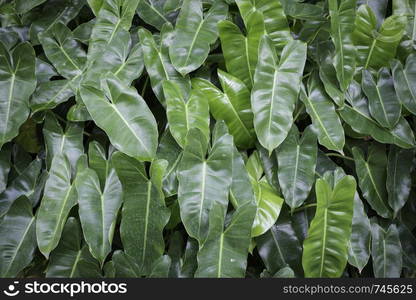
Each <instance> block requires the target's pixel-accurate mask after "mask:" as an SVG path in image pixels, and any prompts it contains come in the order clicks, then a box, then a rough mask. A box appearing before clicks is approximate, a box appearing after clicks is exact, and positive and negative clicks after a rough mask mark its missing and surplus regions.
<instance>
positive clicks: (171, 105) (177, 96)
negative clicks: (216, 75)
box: [163, 81, 210, 148]
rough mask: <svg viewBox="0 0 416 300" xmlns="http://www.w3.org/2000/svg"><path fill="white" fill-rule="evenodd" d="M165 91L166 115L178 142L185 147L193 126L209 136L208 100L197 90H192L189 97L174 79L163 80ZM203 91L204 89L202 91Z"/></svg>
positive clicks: (170, 128)
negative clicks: (186, 96) (187, 136)
mask: <svg viewBox="0 0 416 300" xmlns="http://www.w3.org/2000/svg"><path fill="white" fill-rule="evenodd" d="M163 91H164V94H165V100H166V115H167V118H168V122H169V125H170V126H169V130H170V132H171V133H172V136H173V137H174V138H175V140H176V142H177V143H178V144H179V145H180V146H181V147H182V148H183V147H184V146H185V139H186V135H187V134H188V132H189V130H190V129H192V128H198V129H199V130H201V132H202V133H203V134H204V136H205V137H206V138H207V139H208V138H209V121H210V118H209V106H208V101H207V100H206V99H204V98H203V97H204V96H206V94H204V95H203V96H202V97H201V95H200V94H199V93H197V91H194V90H192V91H191V93H190V96H189V99H186V98H185V95H184V94H183V92H182V91H181V89H180V87H179V86H178V85H177V84H176V83H175V82H174V81H165V82H163ZM201 93H202V91H201Z"/></svg>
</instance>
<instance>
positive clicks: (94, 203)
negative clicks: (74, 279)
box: [75, 168, 123, 266]
mask: <svg viewBox="0 0 416 300" xmlns="http://www.w3.org/2000/svg"><path fill="white" fill-rule="evenodd" d="M75 187H76V190H77V192H78V195H79V197H78V204H79V216H80V219H81V226H82V230H83V232H84V237H85V241H86V242H87V244H88V246H89V249H90V251H91V254H92V255H93V256H94V257H95V258H96V259H97V260H98V261H99V262H100V264H101V266H102V265H103V264H104V261H105V259H106V257H107V255H108V254H109V253H110V251H111V244H112V241H113V235H114V228H115V225H116V224H115V223H116V220H117V213H118V211H119V209H120V206H121V203H122V199H123V196H122V188H121V183H120V180H119V179H118V177H117V174H116V172H115V170H114V169H112V170H110V171H109V174H108V176H107V179H106V182H105V186H104V189H103V190H101V187H100V180H99V178H98V175H97V173H96V172H95V171H94V170H92V169H89V168H86V169H84V170H83V171H81V172H80V173H79V174H77V177H76V180H75Z"/></svg>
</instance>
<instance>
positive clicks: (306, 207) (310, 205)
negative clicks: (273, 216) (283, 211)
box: [291, 203, 316, 215]
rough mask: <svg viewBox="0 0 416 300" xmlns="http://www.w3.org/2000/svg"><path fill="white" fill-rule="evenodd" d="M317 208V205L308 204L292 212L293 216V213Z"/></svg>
mask: <svg viewBox="0 0 416 300" xmlns="http://www.w3.org/2000/svg"><path fill="white" fill-rule="evenodd" d="M315 206H316V203H310V204H306V205H304V206H301V207H298V208H295V209H292V212H291V213H292V215H293V213H296V212H299V211H302V210H305V209H308V208H311V207H315Z"/></svg>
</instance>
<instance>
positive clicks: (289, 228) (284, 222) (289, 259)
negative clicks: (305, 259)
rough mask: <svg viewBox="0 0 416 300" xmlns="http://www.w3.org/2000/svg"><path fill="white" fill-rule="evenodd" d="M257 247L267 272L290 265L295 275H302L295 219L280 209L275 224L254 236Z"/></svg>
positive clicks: (300, 246) (273, 271) (300, 248)
mask: <svg viewBox="0 0 416 300" xmlns="http://www.w3.org/2000/svg"><path fill="white" fill-rule="evenodd" d="M256 244H257V249H258V251H259V255H260V257H261V259H262V260H263V262H264V264H265V266H266V268H267V270H268V272H269V273H271V274H274V273H276V272H277V271H279V270H280V269H282V268H284V267H286V266H290V267H291V268H292V269H293V270H294V271H295V273H296V275H297V276H303V269H302V262H301V260H302V237H301V235H300V233H299V232H298V228H297V226H296V219H295V218H294V217H292V216H290V215H289V213H288V211H287V210H286V211H282V215H281V216H279V219H278V220H277V222H276V224H275V225H273V226H272V227H271V228H270V230H269V231H267V232H266V233H265V234H263V235H261V236H259V237H257V238H256Z"/></svg>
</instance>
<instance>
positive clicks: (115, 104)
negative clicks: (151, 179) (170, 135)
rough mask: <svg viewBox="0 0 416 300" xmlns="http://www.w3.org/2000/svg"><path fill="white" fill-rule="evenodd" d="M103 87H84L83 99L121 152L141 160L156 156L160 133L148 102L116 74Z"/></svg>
mask: <svg viewBox="0 0 416 300" xmlns="http://www.w3.org/2000/svg"><path fill="white" fill-rule="evenodd" d="M101 87H102V89H103V90H98V89H96V88H94V87H92V86H88V85H83V86H81V97H82V101H83V102H84V103H85V105H86V107H87V109H88V112H89V113H90V114H91V117H92V118H93V120H94V121H95V122H96V124H97V125H98V126H99V127H100V128H102V129H103V130H104V131H105V132H106V133H107V135H108V137H109V139H110V141H111V143H112V144H113V145H114V147H116V148H117V149H119V150H120V151H122V152H124V153H126V154H127V155H130V156H132V157H134V158H137V159H139V160H146V161H149V160H151V159H152V158H154V156H155V154H156V147H157V137H158V133H157V127H156V121H155V119H154V117H153V114H152V112H151V111H150V110H149V108H148V107H147V105H146V102H145V101H144V100H143V99H142V97H140V96H139V94H137V91H136V90H135V89H134V88H130V87H126V86H125V85H124V84H122V83H121V82H120V81H119V80H118V79H117V78H115V77H114V75H108V77H107V78H105V79H103V80H102V82H101Z"/></svg>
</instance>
